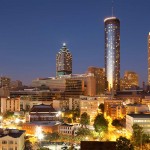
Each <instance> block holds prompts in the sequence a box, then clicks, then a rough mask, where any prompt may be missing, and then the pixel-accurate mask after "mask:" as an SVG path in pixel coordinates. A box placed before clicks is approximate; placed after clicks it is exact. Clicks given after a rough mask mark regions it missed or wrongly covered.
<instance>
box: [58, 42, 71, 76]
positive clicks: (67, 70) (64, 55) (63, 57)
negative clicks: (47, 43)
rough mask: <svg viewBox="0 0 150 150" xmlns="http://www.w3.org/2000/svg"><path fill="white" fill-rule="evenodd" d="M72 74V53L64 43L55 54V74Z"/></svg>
mask: <svg viewBox="0 0 150 150" xmlns="http://www.w3.org/2000/svg"><path fill="white" fill-rule="evenodd" d="M67 74H72V55H71V53H70V52H69V50H68V49H67V46H66V43H63V47H62V48H61V49H60V51H59V52H58V53H57V55H56V76H60V75H67Z"/></svg>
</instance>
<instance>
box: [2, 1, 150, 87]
mask: <svg viewBox="0 0 150 150" xmlns="http://www.w3.org/2000/svg"><path fill="white" fill-rule="evenodd" d="M114 3H115V5H114V15H115V16H116V17H118V18H119V19H120V22H121V52H120V53H121V76H123V73H124V71H125V70H132V71H135V72H137V73H138V74H139V75H140V82H142V81H145V82H147V36H148V32H149V31H150V9H149V7H150V1H149V0H144V1H143V0H115V1H114ZM111 4H112V2H111V0H1V1H0V52H1V54H0V74H1V75H5V76H9V77H10V78H12V80H16V79H19V80H22V81H23V83H24V84H30V83H31V81H32V80H33V79H35V78H37V77H48V76H55V71H56V70H55V68H56V66H55V63H56V60H55V58H56V53H57V52H58V51H59V49H60V48H61V47H62V43H63V42H66V43H67V47H68V48H69V50H70V51H71V53H72V55H73V73H85V72H86V70H87V68H88V66H96V67H104V18H105V17H109V16H111Z"/></svg>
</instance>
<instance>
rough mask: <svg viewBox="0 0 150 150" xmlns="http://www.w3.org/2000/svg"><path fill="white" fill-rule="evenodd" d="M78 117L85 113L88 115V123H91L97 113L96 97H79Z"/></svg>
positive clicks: (97, 102)
mask: <svg viewBox="0 0 150 150" xmlns="http://www.w3.org/2000/svg"><path fill="white" fill-rule="evenodd" d="M79 106H80V115H82V114H83V113H84V112H86V113H87V114H88V115H90V121H91V122H93V121H94V119H95V117H96V115H97V113H98V106H99V101H98V100H97V98H96V97H87V96H82V97H80V105H79Z"/></svg>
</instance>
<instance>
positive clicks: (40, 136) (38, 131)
mask: <svg viewBox="0 0 150 150" xmlns="http://www.w3.org/2000/svg"><path fill="white" fill-rule="evenodd" d="M35 136H36V137H37V139H38V140H39V143H40V147H41V140H42V139H43V138H44V135H43V133H42V128H41V127H40V126H37V127H36V129H35Z"/></svg>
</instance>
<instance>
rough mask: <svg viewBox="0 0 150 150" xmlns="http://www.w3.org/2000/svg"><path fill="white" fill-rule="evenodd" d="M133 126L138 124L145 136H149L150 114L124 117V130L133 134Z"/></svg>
mask: <svg viewBox="0 0 150 150" xmlns="http://www.w3.org/2000/svg"><path fill="white" fill-rule="evenodd" d="M133 124H138V125H139V126H141V127H142V128H143V131H144V132H145V133H146V134H150V114H128V115H126V129H127V130H128V131H130V132H133V129H132V126H133Z"/></svg>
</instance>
